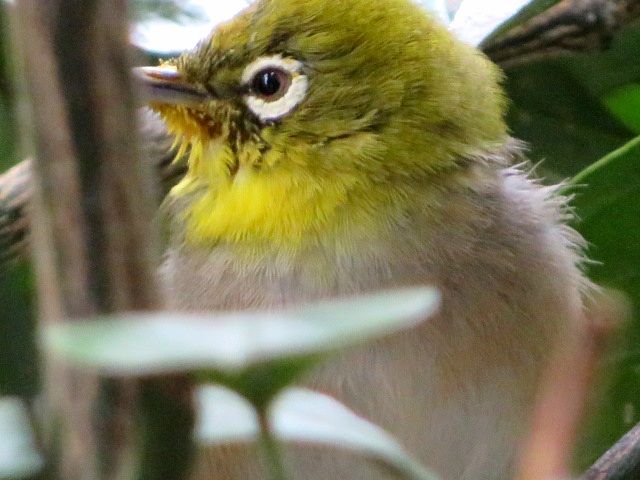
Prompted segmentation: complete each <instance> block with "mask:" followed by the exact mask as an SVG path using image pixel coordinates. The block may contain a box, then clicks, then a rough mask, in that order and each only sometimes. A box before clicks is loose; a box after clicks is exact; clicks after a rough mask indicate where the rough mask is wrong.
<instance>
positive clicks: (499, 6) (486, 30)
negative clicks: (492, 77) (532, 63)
mask: <svg viewBox="0 0 640 480" xmlns="http://www.w3.org/2000/svg"><path fill="white" fill-rule="evenodd" d="M556 1H557V0H556ZM539 3H544V2H541V1H533V2H532V1H531V0H494V1H488V0H464V1H463V2H462V4H461V5H460V8H459V9H458V11H457V12H456V15H455V17H454V18H453V21H452V22H451V25H450V28H451V30H452V31H453V32H455V33H456V34H457V35H458V37H459V38H461V39H462V40H463V41H465V42H467V43H469V44H470V45H473V46H479V45H481V44H483V43H485V41H486V40H487V39H488V38H490V37H493V35H492V33H493V32H495V31H503V30H504V28H506V26H511V25H513V23H514V22H513V20H512V19H513V18H514V17H515V18H518V19H520V14H521V12H523V11H525V10H528V9H529V8H530V7H529V6H527V4H529V5H530V6H531V5H534V4H539ZM547 3H548V2H547ZM525 7H526V9H525ZM523 9H524V10H523ZM510 19H511V20H510Z"/></svg>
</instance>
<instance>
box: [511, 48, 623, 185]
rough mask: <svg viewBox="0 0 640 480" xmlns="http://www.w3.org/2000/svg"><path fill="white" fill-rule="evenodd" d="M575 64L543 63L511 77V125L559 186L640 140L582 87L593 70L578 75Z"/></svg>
mask: <svg viewBox="0 0 640 480" xmlns="http://www.w3.org/2000/svg"><path fill="white" fill-rule="evenodd" d="M569 62H570V60H568V59H562V60H553V61H545V62H538V63H533V64H527V65H521V66H518V67H515V68H511V69H509V70H508V72H507V73H508V76H507V80H506V90H507V94H508V96H509V99H510V100H511V107H510V110H509V114H508V117H507V123H508V124H509V127H511V130H512V134H513V135H514V136H515V137H517V138H520V139H522V140H525V141H526V142H527V143H528V144H529V146H530V149H531V150H530V152H529V157H530V159H531V160H532V161H533V163H538V162H542V167H543V172H544V176H547V177H551V178H552V180H554V181H557V180H564V179H565V178H567V177H572V176H573V175H575V174H576V173H578V172H579V171H581V170H582V169H584V168H586V167H587V166H588V165H591V164H592V163H594V162H595V161H597V160H598V159H600V158H602V157H603V156H605V155H607V154H608V153H609V152H611V151H612V150H615V149H616V148H618V147H620V146H621V145H623V144H624V143H626V142H627V141H629V140H631V139H632V138H633V137H634V136H635V135H634V134H633V132H631V131H630V130H629V129H628V128H626V127H625V126H624V125H623V124H622V122H620V121H619V120H618V119H616V118H615V117H614V116H613V115H612V114H611V113H610V112H609V111H608V110H607V109H606V108H605V107H604V106H603V105H602V102H601V100H600V97H599V96H596V95H595V94H593V93H592V92H590V91H589V89H588V88H587V87H586V86H585V85H583V84H582V82H581V81H580V78H581V75H583V74H584V75H587V74H588V72H589V71H590V70H589V68H588V67H587V66H585V67H584V72H582V71H579V72H578V71H577V70H576V71H572V70H570V69H569V68H568V67H567V64H568V63H569Z"/></svg>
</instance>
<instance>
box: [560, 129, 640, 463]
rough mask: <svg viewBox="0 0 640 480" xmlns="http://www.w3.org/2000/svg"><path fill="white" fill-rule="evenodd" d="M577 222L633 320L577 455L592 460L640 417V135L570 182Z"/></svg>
mask: <svg viewBox="0 0 640 480" xmlns="http://www.w3.org/2000/svg"><path fill="white" fill-rule="evenodd" d="M572 183H573V184H574V185H575V186H576V187H575V188H574V191H575V192H576V198H575V201H574V202H573V203H574V205H575V209H576V212H577V214H578V217H579V218H580V221H579V222H578V224H577V228H578V229H579V230H580V232H581V233H582V234H583V235H584V237H585V238H586V239H587V240H588V241H589V244H590V248H589V251H588V254H589V258H591V259H593V260H595V262H591V263H590V264H589V272H588V273H589V275H590V277H591V278H592V279H593V280H594V281H596V282H597V283H599V284H601V285H603V286H606V287H612V288H615V289H618V290H620V291H622V292H625V293H626V294H627V295H628V296H629V298H630V299H631V300H632V302H633V306H634V317H633V321H632V322H631V323H630V324H629V325H628V326H627V328H625V329H624V332H623V334H622V336H621V343H622V345H621V347H622V350H621V351H622V352H624V353H622V354H620V353H619V352H620V351H617V352H615V353H614V356H613V357H612V358H609V359H608V361H607V363H606V373H607V376H609V377H610V387H609V389H608V391H607V392H606V395H605V396H604V398H603V399H602V401H601V402H599V405H598V409H597V411H596V412H595V414H590V415H589V418H590V422H589V423H590V424H591V425H590V428H589V432H588V434H587V435H586V437H585V439H584V442H583V447H582V449H581V452H580V456H579V463H580V464H581V465H582V466H587V465H589V464H591V463H592V462H593V461H594V460H595V459H596V458H597V457H598V456H599V455H600V454H602V453H603V452H604V451H605V450H606V449H607V448H608V447H610V446H611V445H612V444H613V443H614V442H615V441H616V440H617V439H618V438H619V437H620V436H622V434H623V433H625V431H626V430H628V429H629V428H630V427H631V426H632V424H634V423H636V422H638V421H639V420H640V415H639V414H640V137H638V138H636V139H635V140H633V141H632V142H630V143H628V144H627V145H625V146H624V147H623V148H621V149H619V150H616V151H615V152H613V153H611V154H610V155H608V156H607V157H605V158H603V159H602V160H601V161H599V162H597V163H596V164H594V165H592V166H591V167H589V168H587V169H586V170H585V171H584V172H582V173H581V174H580V175H578V176H577V177H575V179H574V180H573V182H572Z"/></svg>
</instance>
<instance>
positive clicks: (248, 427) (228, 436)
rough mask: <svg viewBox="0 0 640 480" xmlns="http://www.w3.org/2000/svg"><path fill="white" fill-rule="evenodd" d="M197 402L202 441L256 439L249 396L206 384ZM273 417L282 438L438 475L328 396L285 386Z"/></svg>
mask: <svg viewBox="0 0 640 480" xmlns="http://www.w3.org/2000/svg"><path fill="white" fill-rule="evenodd" d="M198 403H199V405H200V420H199V422H198V427H197V429H196V435H197V437H198V440H199V442H200V443H201V444H202V445H205V446H215V445H225V444H230V443H240V442H253V441H256V440H257V438H258V434H259V427H258V420H257V415H256V412H255V410H254V409H253V408H252V406H251V404H249V403H248V402H247V401H246V400H245V399H244V398H242V397H240V396H238V395H237V394H235V393H233V392H232V391H230V390H227V389H226V388H222V387H216V386H206V387H202V388H201V389H200V391H199V392H198ZM270 421H271V424H272V428H273V431H274V432H275V434H276V437H277V438H278V439H279V440H280V441H282V442H288V443H309V444H315V445H325V446H329V447H335V448H338V449H341V450H347V451H350V452H352V453H354V454H357V455H361V456H363V457H365V458H367V459H368V460H370V461H371V462H373V463H375V464H377V465H381V466H384V467H385V468H386V469H388V470H390V471H391V472H393V473H395V474H396V475H398V476H399V477H400V478H404V479H415V480H434V479H435V476H433V475H432V474H430V473H429V472H427V471H426V470H425V469H424V468H423V467H422V466H421V465H420V464H419V463H418V462H416V461H415V460H413V459H412V458H411V457H410V456H409V455H408V454H407V453H406V452H405V451H404V450H403V448H402V447H401V445H400V444H399V443H398V442H397V441H396V440H395V439H394V438H393V437H392V436H391V435H389V434H388V433H386V432H385V431H384V430H382V429H381V428H380V427H378V426H376V425H374V424H372V423H370V422H368V421H367V420H365V419H364V418H362V417H359V416H357V415H356V414H354V413H353V412H351V411H350V410H349V409H348V408H346V407H345V406H344V405H342V404H341V403H339V402H338V401H336V400H334V399H333V398H331V397H329V396H327V395H323V394H321V393H316V392H312V391H310V390H304V389H297V388H296V389H289V390H285V391H284V392H283V393H282V394H281V395H279V396H278V397H277V398H276V400H275V401H274V403H273V405H272V406H271V411H270ZM309 473H311V472H309Z"/></svg>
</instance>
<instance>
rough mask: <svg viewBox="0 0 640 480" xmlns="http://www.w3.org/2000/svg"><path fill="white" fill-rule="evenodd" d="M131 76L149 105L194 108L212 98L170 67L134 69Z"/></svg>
mask: <svg viewBox="0 0 640 480" xmlns="http://www.w3.org/2000/svg"><path fill="white" fill-rule="evenodd" d="M133 76H134V78H135V80H136V82H137V83H138V84H139V85H141V86H142V91H143V94H144V99H145V100H146V101H147V102H149V103H164V104H168V105H187V106H189V105H193V106H196V105H198V104H201V103H202V102H204V101H206V100H207V99H210V98H212V95H211V94H210V93H209V92H207V91H206V90H204V89H203V88H202V87H198V86H196V85H193V84H190V83H188V82H187V81H186V79H185V78H184V76H183V75H182V74H181V73H180V72H179V71H178V70H177V69H176V68H175V67H172V66H168V65H166V66H161V67H136V68H134V69H133Z"/></svg>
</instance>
